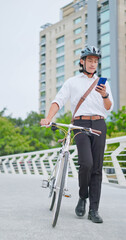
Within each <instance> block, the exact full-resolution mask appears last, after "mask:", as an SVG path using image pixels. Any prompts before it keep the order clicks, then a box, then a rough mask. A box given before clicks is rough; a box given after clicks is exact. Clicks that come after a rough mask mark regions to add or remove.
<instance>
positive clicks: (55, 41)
mask: <svg viewBox="0 0 126 240" xmlns="http://www.w3.org/2000/svg"><path fill="white" fill-rule="evenodd" d="M86 45H95V46H98V47H99V48H100V49H101V52H102V59H101V61H100V63H99V66H98V75H99V76H103V77H107V78H108V81H109V83H110V85H111V89H112V93H113V97H114V102H115V106H114V110H115V111H117V109H119V108H121V106H123V105H126V94H125V82H126V80H125V78H124V76H125V74H126V0H93V1H92V0H74V1H73V2H71V3H70V4H68V5H66V6H64V7H63V8H61V20H60V21H59V22H57V23H56V24H53V25H51V24H49V23H47V24H45V25H44V26H42V31H41V32H40V79H39V82H40V99H39V106H40V107H39V110H40V112H41V113H43V114H45V115H47V113H48V110H49V107H50V103H51V101H52V100H53V99H54V97H55V95H56V93H57V91H59V89H60V88H61V87H62V85H63V83H64V81H65V80H66V79H68V78H69V77H71V76H74V75H76V74H78V73H79V65H78V63H79V58H80V52H81V49H83V48H84V46H86ZM68 110H70V107H69V103H67V104H66V106H65V107H63V108H62V109H61V110H60V111H59V113H58V115H60V114H64V113H65V112H67V111H68Z"/></svg>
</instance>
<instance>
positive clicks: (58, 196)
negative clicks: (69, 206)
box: [42, 122, 101, 227]
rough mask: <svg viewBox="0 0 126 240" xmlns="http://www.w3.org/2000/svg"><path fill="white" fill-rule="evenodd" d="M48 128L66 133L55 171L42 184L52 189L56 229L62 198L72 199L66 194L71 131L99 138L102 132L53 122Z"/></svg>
mask: <svg viewBox="0 0 126 240" xmlns="http://www.w3.org/2000/svg"><path fill="white" fill-rule="evenodd" d="M48 126H50V127H52V130H56V129H61V130H62V131H64V133H65V137H64V139H62V141H60V142H62V147H61V149H60V152H59V156H58V159H57V162H56V164H55V166H54V169H53V171H52V173H51V175H50V177H49V179H48V180H43V183H42V187H43V188H47V187H49V189H50V192H49V197H50V198H52V199H51V205H50V211H52V210H54V213H53V221H52V227H55V226H56V223H57V220H58V216H59V211H60V206H61V200H62V196H63V195H64V196H66V197H70V195H68V194H65V191H68V189H67V176H68V163H69V154H70V153H69V146H70V143H71V139H72V138H71V131H72V130H74V129H78V130H80V132H78V133H76V134H79V133H82V132H84V133H87V134H95V135H97V136H99V135H100V134H101V131H98V130H95V129H91V128H86V127H80V126H75V125H73V124H62V123H53V122H51V123H50V124H49V125H48ZM62 127H67V128H68V130H65V129H64V128H62ZM76 134H75V135H76ZM75 135H74V137H75ZM74 137H73V138H74Z"/></svg>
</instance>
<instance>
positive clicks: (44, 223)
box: [0, 174, 126, 240]
mask: <svg viewBox="0 0 126 240" xmlns="http://www.w3.org/2000/svg"><path fill="white" fill-rule="evenodd" d="M41 180H42V177H41V176H21V175H11V174H10V175H4V174H1V175H0V240H40V239H42V240H49V239H51V240H59V239H61V240H74V239H76V240H83V239H84V240H124V239H126V188H120V187H114V186H112V185H107V184H103V187H102V196H101V204H100V215H101V216H102V217H103V219H104V223H103V224H95V223H92V222H91V221H89V220H88V219H87V213H86V215H85V217H84V218H83V219H78V218H77V217H76V215H75V213H74V208H75V206H76V203H77V201H78V187H77V180H76V179H69V190H70V192H71V194H72V198H69V199H66V198H63V201H62V208H61V211H60V216H59V219H58V223H57V226H56V227H55V228H52V225H51V221H52V212H50V211H49V199H48V189H42V188H41ZM87 212H88V204H87Z"/></svg>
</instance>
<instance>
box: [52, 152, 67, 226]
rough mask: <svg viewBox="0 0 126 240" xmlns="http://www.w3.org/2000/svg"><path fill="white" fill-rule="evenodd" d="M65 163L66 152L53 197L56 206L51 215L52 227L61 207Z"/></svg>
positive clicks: (65, 169) (65, 170)
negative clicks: (56, 189)
mask: <svg viewBox="0 0 126 240" xmlns="http://www.w3.org/2000/svg"><path fill="white" fill-rule="evenodd" d="M67 163H68V152H65V156H64V163H63V169H62V173H61V181H60V187H59V189H58V192H55V193H56V196H55V204H56V206H55V211H54V215H53V223H52V227H55V226H56V223H57V220H58V216H59V211H60V206H61V201H62V196H63V190H64V184H65V178H66V172H67ZM56 198H57V199H56Z"/></svg>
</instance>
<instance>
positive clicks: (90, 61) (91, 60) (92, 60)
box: [82, 56, 98, 73]
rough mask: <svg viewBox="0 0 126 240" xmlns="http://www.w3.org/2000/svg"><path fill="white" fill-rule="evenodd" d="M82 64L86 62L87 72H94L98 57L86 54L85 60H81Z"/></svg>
mask: <svg viewBox="0 0 126 240" xmlns="http://www.w3.org/2000/svg"><path fill="white" fill-rule="evenodd" d="M82 61H83V63H82V64H83V65H84V64H85V63H86V71H87V72H89V73H94V72H95V71H96V69H97V66H98V57H97V56H87V57H86V60H85V61H84V60H82Z"/></svg>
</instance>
